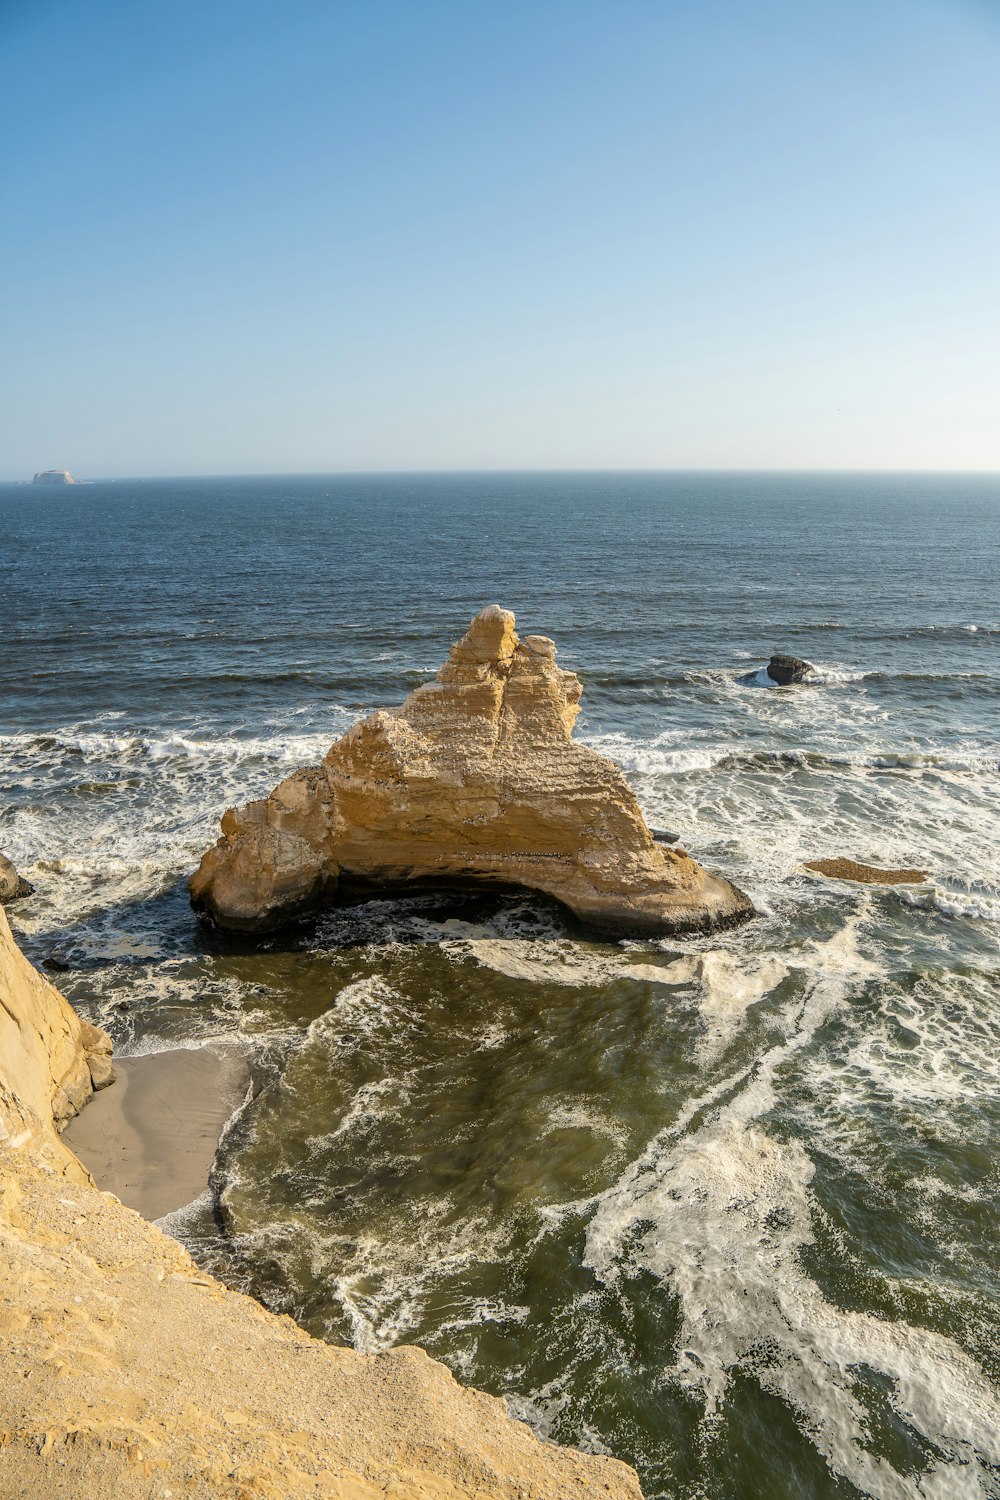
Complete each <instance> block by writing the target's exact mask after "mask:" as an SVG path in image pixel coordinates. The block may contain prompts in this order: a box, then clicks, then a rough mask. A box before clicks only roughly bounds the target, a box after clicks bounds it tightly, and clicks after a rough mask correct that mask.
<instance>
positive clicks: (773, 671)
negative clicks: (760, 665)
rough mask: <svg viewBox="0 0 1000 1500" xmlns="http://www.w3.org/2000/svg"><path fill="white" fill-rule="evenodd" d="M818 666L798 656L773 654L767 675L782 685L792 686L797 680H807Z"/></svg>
mask: <svg viewBox="0 0 1000 1500" xmlns="http://www.w3.org/2000/svg"><path fill="white" fill-rule="evenodd" d="M815 670H816V668H815V667H814V666H813V664H812V662H809V661H802V660H801V659H800V658H799V657H798V656H782V655H780V654H778V655H775V656H772V657H771V660H770V661H769V662H768V664H767V675H768V677H770V679H771V681H772V682H777V683H779V684H780V686H781V687H790V686H791V685H792V683H795V682H805V680H806V678H807V677H808V676H809V674H810V672H815Z"/></svg>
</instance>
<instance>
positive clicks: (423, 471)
mask: <svg viewBox="0 0 1000 1500" xmlns="http://www.w3.org/2000/svg"><path fill="white" fill-rule="evenodd" d="M35 472H37V473H44V472H46V471H45V470H36V471H35ZM66 472H67V473H71V474H73V475H74V484H77V485H80V484H82V485H87V484H132V483H137V482H144V481H147V480H158V479H191V480H193V479H356V478H409V477H414V478H416V477H423V476H426V477H435V476H456V475H476V476H485V475H517V474H523V475H534V474H789V475H869V474H870V475H886V476H892V475H900V476H903V475H905V476H908V477H913V476H919V475H927V476H928V477H932V476H942V475H951V476H967V477H981V478H992V477H997V478H1000V467H997V468H989V469H985V468H983V469H980V468H976V469H972V468H970V469H947V468H896V467H889V466H885V467H877V468H870V467H865V468H850V467H843V468H841V467H837V468H834V467H832V466H831V467H812V468H810V467H802V468H800V467H797V466H791V465H771V464H756V465H735V464H731V465H724V466H714V465H708V464H673V465H664V466H660V465H632V466H626V467H614V466H610V465H595V466H583V465H549V466H546V467H537V466H528V467H524V466H521V465H511V466H504V467H500V466H497V467H492V468H474V467H465V466H461V467H454V468H438V467H428V468H413V469H409V468H393V469H232V470H229V469H216V470H208V471H203V472H201V473H197V472H193V471H177V472H171V473H153V474H100V475H96V476H94V477H89V478H82V479H81V478H79V477H77V475H76V474H75V472H74V471H73V470H72V469H69V470H67V471H66ZM0 484H11V485H18V486H22V485H24V486H27V487H29V488H33V487H34V480H33V476H30V477H24V476H16V477H7V478H0ZM42 487H43V486H39V488H42ZM71 487H72V486H70V485H65V486H59V485H52V486H51V488H52V489H59V488H66V489H68V488H71Z"/></svg>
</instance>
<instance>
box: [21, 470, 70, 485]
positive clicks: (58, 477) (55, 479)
mask: <svg viewBox="0 0 1000 1500" xmlns="http://www.w3.org/2000/svg"><path fill="white" fill-rule="evenodd" d="M31 482H32V484H76V483H77V481H76V480H75V479H74V478H73V476H72V474H71V473H70V472H69V470H68V469H42V471H41V472H40V473H39V474H36V475H35V477H34V479H33V480H32V481H31Z"/></svg>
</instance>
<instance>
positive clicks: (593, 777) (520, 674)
mask: <svg viewBox="0 0 1000 1500" xmlns="http://www.w3.org/2000/svg"><path fill="white" fill-rule="evenodd" d="M555 658H556V648H555V646H554V644H553V643H552V641H550V640H549V639H548V638H547V637H545V636H537V635H529V636H526V637H525V638H524V640H519V639H518V637H517V635H516V633H515V631H514V616H513V615H512V614H510V613H509V612H508V611H506V610H503V609H500V608H498V607H497V606H496V605H491V606H490V607H489V608H488V609H485V610H483V611H482V613H481V614H479V615H477V616H476V618H475V619H474V620H473V621H472V624H471V626H470V627H469V630H468V632H467V633H466V635H465V636H464V637H463V639H462V640H461V641H459V642H458V644H457V645H455V646H453V647H452V649H451V654H450V656H449V659H448V661H447V662H446V663H445V665H444V666H443V667H442V669H441V671H440V672H439V673H438V676H437V678H436V679H435V680H434V681H433V682H430V683H428V684H426V685H425V686H424V687H420V688H418V689H417V690H416V691H415V692H413V693H411V694H410V696H409V697H408V698H407V699H406V701H405V703H403V704H402V706H401V707H400V708H396V709H390V710H381V711H379V712H378V713H375V714H372V715H371V717H370V718H368V719H365V720H364V721H363V722H361V723H360V724H357V725H355V726H354V728H353V729H351V730H350V731H349V732H348V733H347V734H346V735H345V736H344V737H343V739H341V740H338V741H337V743H336V744H335V745H333V746H332V748H331V749H330V751H329V752H328V754H327V756H326V759H325V761H324V762H323V764H322V765H321V766H316V767H310V768H308V769H305V770H302V771H297V772H296V773H295V774H294V775H292V776H290V777H289V778H288V779H287V780H286V781H283V782H282V783H281V785H280V786H278V787H276V788H275V790H274V791H273V792H272V793H271V795H270V796H269V797H268V798H267V799H266V800H264V801H259V802H251V803H249V804H248V805H247V806H246V807H244V808H242V809H240V810H239V811H233V810H230V811H229V812H227V813H226V815H225V817H224V818H223V820H222V838H221V839H220V840H219V842H218V843H217V844H216V845H215V846H214V848H212V849H210V850H208V851H207V853H206V854H205V855H204V857H203V858H202V861H201V864H200V866H199V868H198V870H197V871H196V872H195V874H194V875H193V876H192V878H191V881H190V891H191V898H192V901H193V902H194V904H195V906H196V907H198V908H200V909H202V910H204V911H205V912H206V913H207V914H208V915H209V916H210V917H211V918H212V919H213V920H214V921H215V922H217V923H218V924H219V925H220V926H223V927H228V928H232V929H233V930H236V931H263V930H266V929H268V928H269V927H274V926H277V925H279V924H280V923H281V922H283V921H287V920H288V919H289V918H292V917H295V916H298V915H301V914H302V913H304V912H308V911H311V910H315V909H316V908H317V907H319V906H321V905H323V904H326V903H331V902H333V901H336V900H338V899H348V900H349V899H351V898H352V897H356V896H357V895H359V894H364V893H365V892H368V891H373V890H394V889H403V888H407V887H412V886H413V885H425V886H438V887H448V886H455V887H467V886H484V885H486V886H489V885H493V886H501V887H510V886H515V887H519V888H523V889H527V890H531V891H537V892H540V893H542V894H544V895H547V896H551V897H554V898H555V899H556V900H557V901H559V902H560V903H561V904H562V905H563V906H564V907H566V908H567V909H568V911H569V912H571V913H572V914H573V915H574V916H575V917H577V918H578V919H579V920H580V921H582V922H584V923H586V924H588V925H589V926H590V927H592V928H593V929H595V930H596V931H599V932H602V933H606V934H608V935H612V936H629V935H636V936H637V935H642V934H649V935H669V934H673V933H678V932H690V931H703V930H708V929H711V928H715V927H722V926H726V925H729V924H731V923H733V922H736V921H739V920H741V919H743V918H744V917H747V916H749V915H751V914H752V910H753V908H752V906H751V904H750V902H749V900H748V899H747V897H746V896H745V895H744V894H743V893H742V891H739V890H737V889H736V888H735V887H734V886H732V885H730V884H729V882H728V881H725V880H722V879H720V878H719V877H717V876H713V875H710V874H708V873H707V872H706V871H705V870H703V869H702V868H701V866H700V865H698V864H696V863H695V861H694V860H693V859H691V858H690V856H689V855H688V854H686V853H685V852H684V850H683V849H678V848H672V849H665V848H664V847H663V846H662V845H661V844H659V843H657V842H656V841H655V840H654V838H653V836H652V834H651V833H650V831H649V829H648V828H647V826H646V823H645V820H644V819H643V816H642V813H641V811H640V809H639V805H638V803H637V802H636V799H635V797H634V796H633V794H632V792H631V790H630V788H629V786H628V783H627V782H626V780H625V777H624V776H623V774H622V772H621V770H620V769H619V767H618V766H617V765H615V764H614V762H613V761H610V760H607V759H606V758H605V757H604V756H601V755H598V754H596V753H595V752H594V751H593V750H589V749H588V748H587V747H586V746H584V745H580V744H578V743H577V742H576V741H574V740H573V738H572V733H573V725H574V722H575V720H576V717H577V714H578V713H579V700H580V694H581V686H580V682H579V679H578V678H577V677H576V676H574V675H573V673H571V672H565V671H562V670H561V669H560V668H559V667H558V666H557V665H556V660H555Z"/></svg>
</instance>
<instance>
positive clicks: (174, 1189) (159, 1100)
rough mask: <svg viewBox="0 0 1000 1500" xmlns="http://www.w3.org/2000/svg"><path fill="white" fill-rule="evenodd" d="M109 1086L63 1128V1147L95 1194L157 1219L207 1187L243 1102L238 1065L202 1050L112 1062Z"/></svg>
mask: <svg viewBox="0 0 1000 1500" xmlns="http://www.w3.org/2000/svg"><path fill="white" fill-rule="evenodd" d="M115 1068H116V1070H117V1073H118V1079H117V1082H116V1083H113V1084H112V1085H111V1087H110V1088H107V1089H104V1090H102V1092H101V1093H99V1094H97V1095H95V1097H94V1098H93V1099H92V1100H91V1102H90V1104H89V1105H88V1106H87V1108H86V1109H85V1110H83V1112H82V1113H81V1114H80V1115H78V1116H77V1118H76V1119H75V1120H73V1121H71V1122H70V1124H69V1125H68V1126H67V1128H66V1131H65V1137H64V1138H65V1140H66V1142H67V1144H68V1145H69V1146H70V1147H72V1149H73V1150H74V1151H75V1152H76V1154H77V1155H78V1156H79V1157H80V1160H81V1161H82V1162H83V1163H84V1165H85V1166H86V1167H88V1168H89V1170H90V1171H91V1173H92V1174H93V1176H94V1180H95V1182H96V1183H97V1185H98V1187H99V1188H103V1189H104V1190H105V1191H106V1192H110V1193H114V1194H115V1196H116V1197H118V1198H120V1199H121V1201H122V1202H123V1203H125V1204H127V1205H128V1207H129V1208H134V1209H137V1210H138V1211H139V1213H141V1214H142V1215H143V1216H144V1217H145V1218H147V1219H160V1218H162V1217H163V1216H164V1215H165V1214H169V1213H173V1212H174V1210H176V1209H178V1208H183V1207H184V1206H185V1204H188V1203H191V1202H192V1201H193V1200H194V1199H195V1198H197V1197H198V1196H199V1195H200V1194H201V1193H203V1192H204V1191H205V1189H206V1187H207V1186H208V1174H209V1171H210V1170H211V1166H212V1158H213V1157H214V1155H215V1148H216V1146H217V1145H218V1142H219V1136H220V1135H221V1133H222V1129H223V1126H224V1125H225V1123H226V1121H227V1120H228V1119H229V1117H230V1115H231V1114H232V1112H233V1110H234V1109H235V1108H236V1106H237V1104H238V1103H239V1102H240V1099H241V1098H242V1097H243V1093H244V1090H245V1089H246V1083H247V1077H248V1073H247V1065H246V1059H245V1058H244V1057H243V1055H242V1054H241V1053H239V1052H235V1051H230V1052H218V1051H215V1050H214V1049H212V1048H209V1047H199V1048H194V1049H191V1048H176V1049H173V1050H171V1051H169V1052H154V1053H151V1054H150V1055H149V1056H146V1057H125V1058H116V1059H115Z"/></svg>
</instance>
